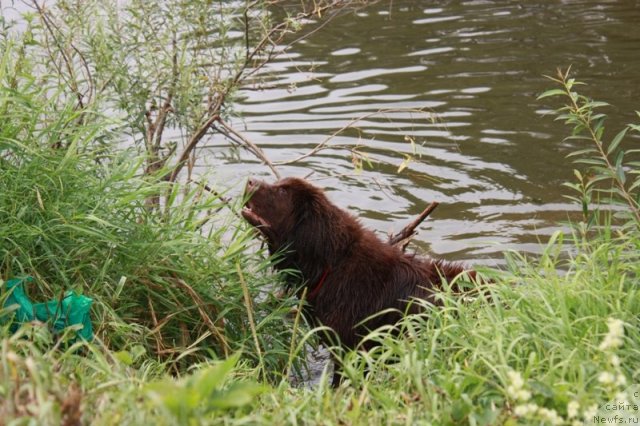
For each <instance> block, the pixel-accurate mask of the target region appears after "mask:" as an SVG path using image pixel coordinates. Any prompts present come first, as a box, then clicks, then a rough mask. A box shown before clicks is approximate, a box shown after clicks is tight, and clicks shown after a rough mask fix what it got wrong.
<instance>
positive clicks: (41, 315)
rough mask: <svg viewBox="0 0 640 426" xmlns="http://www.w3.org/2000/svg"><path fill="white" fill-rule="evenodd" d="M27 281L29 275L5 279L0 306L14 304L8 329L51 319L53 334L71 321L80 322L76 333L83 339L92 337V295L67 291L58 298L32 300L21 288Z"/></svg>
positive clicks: (14, 329)
mask: <svg viewBox="0 0 640 426" xmlns="http://www.w3.org/2000/svg"><path fill="white" fill-rule="evenodd" d="M31 281H33V278H32V277H26V278H14V279H10V280H9V281H7V282H6V286H7V290H8V291H9V297H8V298H7V299H6V300H5V302H4V306H3V308H10V307H13V306H14V305H17V306H18V308H17V309H16V311H15V315H14V317H13V323H12V324H11V331H12V332H15V331H16V330H17V329H18V327H20V325H21V324H23V323H25V322H31V321H35V320H38V321H42V322H48V323H51V324H52V326H53V332H54V333H55V334H60V333H62V332H63V331H64V329H65V328H67V327H69V326H71V325H76V324H81V325H82V329H80V330H78V331H77V335H78V336H79V337H81V338H82V339H84V340H86V341H91V340H92V339H93V327H92V325H91V318H90V315H89V311H90V309H91V303H92V302H93V299H91V298H89V297H86V296H83V295H77V294H76V293H75V292H73V291H67V292H66V293H65V294H64V298H63V299H62V300H50V301H48V302H44V303H35V304H34V303H32V302H31V300H29V297H28V296H27V294H26V293H25V291H24V285H25V284H26V283H29V282H31Z"/></svg>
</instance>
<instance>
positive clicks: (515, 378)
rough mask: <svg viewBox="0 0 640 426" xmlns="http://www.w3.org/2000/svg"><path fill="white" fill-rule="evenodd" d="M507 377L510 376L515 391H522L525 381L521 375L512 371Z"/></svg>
mask: <svg viewBox="0 0 640 426" xmlns="http://www.w3.org/2000/svg"><path fill="white" fill-rule="evenodd" d="M507 376H509V381H510V382H511V385H512V386H513V387H514V388H515V389H522V386H524V380H523V379H522V376H521V375H520V373H518V372H517V371H513V370H511V371H509V372H507Z"/></svg>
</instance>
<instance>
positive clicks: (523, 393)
mask: <svg viewBox="0 0 640 426" xmlns="http://www.w3.org/2000/svg"><path fill="white" fill-rule="evenodd" d="M507 376H508V377H509V382H510V384H509V386H507V394H508V395H509V397H511V399H514V400H516V401H523V402H524V401H528V400H529V398H531V392H529V391H528V390H526V389H523V387H524V379H523V378H522V375H521V374H520V373H518V372H517V371H509V372H507Z"/></svg>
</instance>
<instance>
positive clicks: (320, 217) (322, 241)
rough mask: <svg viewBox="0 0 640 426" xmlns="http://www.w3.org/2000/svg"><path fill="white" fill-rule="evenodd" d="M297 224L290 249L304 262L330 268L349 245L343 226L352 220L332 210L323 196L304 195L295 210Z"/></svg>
mask: <svg viewBox="0 0 640 426" xmlns="http://www.w3.org/2000/svg"><path fill="white" fill-rule="evenodd" d="M296 208H297V209H299V210H298V218H297V222H296V224H295V226H294V228H293V229H292V232H291V246H292V248H293V249H294V250H295V251H296V253H297V255H298V258H299V259H300V260H301V261H305V262H316V263H322V264H323V266H328V265H330V264H333V263H334V262H335V261H336V260H338V259H335V257H337V256H341V255H342V254H343V253H344V251H345V246H346V245H348V244H350V241H351V238H352V236H351V234H350V233H349V232H348V231H347V230H346V223H348V221H349V220H350V219H351V218H350V217H347V216H348V215H347V214H346V213H345V212H343V211H342V210H340V209H339V208H338V207H336V206H334V205H333V204H332V203H331V202H330V201H329V200H328V199H327V198H326V197H325V196H324V194H323V193H322V192H316V193H313V194H307V196H306V197H305V199H304V201H302V202H300V204H298V205H297V207H296Z"/></svg>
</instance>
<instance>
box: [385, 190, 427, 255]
mask: <svg viewBox="0 0 640 426" xmlns="http://www.w3.org/2000/svg"><path fill="white" fill-rule="evenodd" d="M438 205H439V203H437V202H435V201H434V202H432V203H431V204H429V205H428V206H427V208H425V209H424V210H423V211H422V213H420V215H419V216H418V217H416V218H415V219H414V220H413V221H412V222H411V223H409V224H408V225H407V226H405V227H404V228H402V230H400V232H398V233H397V234H395V235H389V240H388V241H389V244H391V245H392V246H396V247H399V248H401V249H402V251H404V250H405V248H406V247H407V244H409V242H410V241H411V238H413V236H414V235H416V233H417V232H416V230H415V229H416V228H417V227H418V225H420V224H421V223H422V222H423V221H424V220H425V219H426V218H427V216H429V215H430V214H431V212H432V211H434V210H435V208H436V207H438Z"/></svg>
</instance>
